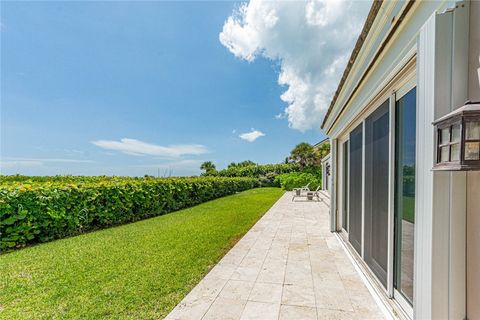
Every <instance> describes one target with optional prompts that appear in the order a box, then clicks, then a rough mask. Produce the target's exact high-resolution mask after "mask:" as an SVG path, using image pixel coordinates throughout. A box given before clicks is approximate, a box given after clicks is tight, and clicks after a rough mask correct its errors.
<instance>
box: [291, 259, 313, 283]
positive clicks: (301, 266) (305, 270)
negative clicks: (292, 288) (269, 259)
mask: <svg viewBox="0 0 480 320" xmlns="http://www.w3.org/2000/svg"><path fill="white" fill-rule="evenodd" d="M285 284H296V285H301V286H305V287H313V281H312V271H311V268H310V265H309V264H308V262H306V263H305V262H298V261H295V262H290V260H289V261H288V262H287V268H286V271H285Z"/></svg>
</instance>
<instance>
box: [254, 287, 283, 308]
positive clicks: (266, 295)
mask: <svg viewBox="0 0 480 320" xmlns="http://www.w3.org/2000/svg"><path fill="white" fill-rule="evenodd" d="M282 289H283V285H282V284H278V283H263V282H257V283H255V285H254V286H253V289H252V292H251V293H250V296H249V297H248V300H249V301H258V302H270V303H277V304H280V301H281V300H282Z"/></svg>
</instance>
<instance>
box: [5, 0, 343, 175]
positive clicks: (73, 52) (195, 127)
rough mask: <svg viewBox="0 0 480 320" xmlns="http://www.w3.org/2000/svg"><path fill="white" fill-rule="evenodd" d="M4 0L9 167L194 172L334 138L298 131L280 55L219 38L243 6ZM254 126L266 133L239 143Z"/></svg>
mask: <svg viewBox="0 0 480 320" xmlns="http://www.w3.org/2000/svg"><path fill="white" fill-rule="evenodd" d="M1 6H2V8H1V9H2V12H1V173H2V174H14V173H21V174H28V175H53V174H85V175H100V174H106V175H144V174H153V175H156V174H157V172H160V174H161V175H163V174H164V173H165V172H167V171H170V170H171V171H172V172H173V174H174V175H193V174H198V173H199V172H200V171H199V169H198V167H199V165H200V163H201V162H202V161H205V160H211V161H213V162H214V163H215V164H216V165H217V167H219V168H222V167H225V166H226V165H227V164H228V163H230V162H232V161H242V160H246V159H250V160H253V161H255V162H258V163H276V162H281V161H283V159H284V158H285V157H286V156H287V155H288V153H289V151H290V150H291V149H292V148H293V147H294V146H295V144H297V143H299V142H302V141H307V142H310V143H315V142H317V141H320V140H321V139H323V138H324V134H323V133H322V132H321V131H320V130H319V125H320V123H318V125H310V127H309V128H305V127H303V128H300V130H297V129H294V128H292V123H293V122H292V120H291V118H289V114H288V112H285V111H284V110H286V109H285V108H287V107H288V106H289V105H292V102H291V101H288V100H285V98H283V99H282V98H281V96H282V94H284V92H285V91H286V90H288V88H289V87H292V84H291V83H289V82H286V83H283V85H279V84H278V82H279V74H281V72H282V71H283V70H284V69H285V64H284V63H283V62H282V61H283V60H282V57H281V56H279V57H262V56H259V57H257V58H256V59H245V57H242V56H239V55H238V54H236V53H234V52H233V51H232V48H231V47H229V48H227V45H226V43H225V41H220V40H219V34H220V33H221V32H222V29H223V28H224V27H225V26H224V24H225V21H226V20H227V18H228V17H229V16H231V15H232V12H235V9H236V8H238V7H239V4H238V3H234V2H72V3H68V2H28V3H27V2H2V4H1ZM232 41H236V40H232ZM260 51H262V50H257V52H260ZM264 51H265V50H264ZM232 53H234V54H232ZM247 60H248V61H247ZM342 68H343V67H342ZM276 115H280V116H277V117H276ZM279 118H280V119H279ZM293 127H295V124H294V123H293ZM253 129H255V130H257V131H259V132H261V133H263V134H264V136H261V134H260V136H259V137H258V139H256V140H254V141H252V142H250V141H247V140H244V139H241V138H240V135H241V134H242V133H248V132H252V131H253ZM253 135H255V134H254V133H253ZM122 139H128V140H122Z"/></svg>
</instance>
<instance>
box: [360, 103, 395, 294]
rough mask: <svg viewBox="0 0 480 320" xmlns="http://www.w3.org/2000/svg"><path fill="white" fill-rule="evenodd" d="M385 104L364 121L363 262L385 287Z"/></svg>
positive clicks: (386, 260) (386, 114)
mask: <svg viewBox="0 0 480 320" xmlns="http://www.w3.org/2000/svg"><path fill="white" fill-rule="evenodd" d="M389 104H390V102H389V100H386V101H385V102H384V103H383V104H382V105H381V106H380V107H379V108H378V109H377V110H375V111H374V112H373V113H372V114H371V115H370V116H368V118H367V119H366V120H365V250H364V259H365V262H366V263H367V264H368V266H369V267H370V269H371V270H372V271H373V273H374V274H375V275H376V276H377V278H378V279H379V280H380V282H381V283H382V284H383V285H384V286H385V287H386V286H387V268H388V183H389V179H388V176H389V172H388V168H389V152H390V149H389V146H390V143H389V121H390V118H389Z"/></svg>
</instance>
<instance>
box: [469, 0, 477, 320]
mask: <svg viewBox="0 0 480 320" xmlns="http://www.w3.org/2000/svg"><path fill="white" fill-rule="evenodd" d="M479 17H480V2H479V1H472V2H471V4H470V35H469V38H470V41H469V48H470V49H469V66H468V71H469V75H468V78H469V81H468V97H469V99H470V100H471V101H480V19H479ZM479 195H480V171H476V172H473V171H472V172H468V174H467V317H468V319H470V320H480V303H479V301H480V272H479V270H480V196H479Z"/></svg>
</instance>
